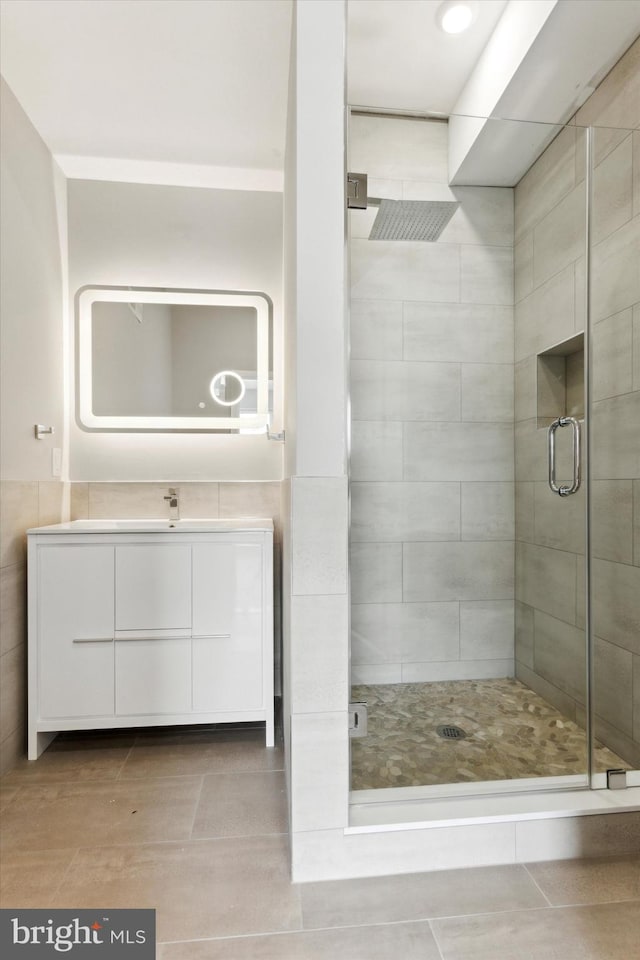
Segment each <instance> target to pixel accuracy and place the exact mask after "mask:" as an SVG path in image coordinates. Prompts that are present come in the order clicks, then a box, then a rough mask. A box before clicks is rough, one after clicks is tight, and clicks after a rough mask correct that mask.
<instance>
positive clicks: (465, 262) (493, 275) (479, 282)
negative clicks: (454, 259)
mask: <svg viewBox="0 0 640 960" xmlns="http://www.w3.org/2000/svg"><path fill="white" fill-rule="evenodd" d="M433 299H435V297H434V298H433ZM460 299H461V301H462V302H463V303H502V304H512V303H513V249H512V248H511V247H481V246H472V245H470V244H467V245H464V246H461V247H460Z"/></svg>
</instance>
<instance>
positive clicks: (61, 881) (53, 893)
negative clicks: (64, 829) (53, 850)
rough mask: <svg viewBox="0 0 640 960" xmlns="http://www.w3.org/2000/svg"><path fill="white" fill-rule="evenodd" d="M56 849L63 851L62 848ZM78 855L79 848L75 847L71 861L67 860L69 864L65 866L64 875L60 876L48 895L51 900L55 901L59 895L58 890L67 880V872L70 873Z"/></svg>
mask: <svg viewBox="0 0 640 960" xmlns="http://www.w3.org/2000/svg"><path fill="white" fill-rule="evenodd" d="M58 849H64V847H63V848H58ZM71 849H73V848H71ZM79 853H80V847H76V848H75V849H74V850H73V856H72V857H71V859H70V860H69V863H68V864H67V868H66V870H65V871H64V873H63V874H62V876H61V877H60V882H59V883H58V884H57V886H56V887H55V888H54V890H53V891H52V892H51V893H50V895H49V896H50V899H51V900H55V898H56V897H57V895H58V894H59V893H60V890H61V889H62V887H63V885H65V884H66V880H67V877H68V875H69V872H70V871H71V868H72V867H73V865H74V863H75V861H76V859H77V857H78V854H79Z"/></svg>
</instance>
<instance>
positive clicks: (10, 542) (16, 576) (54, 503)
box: [0, 480, 68, 775]
mask: <svg viewBox="0 0 640 960" xmlns="http://www.w3.org/2000/svg"><path fill="white" fill-rule="evenodd" d="M65 486H68V485H65V484H64V483H61V482H60V481H58V480H40V481H38V480H32V481H21V480H3V481H2V482H0V775H1V774H3V773H5V772H6V771H7V770H10V769H11V768H12V767H13V766H15V764H16V762H17V761H18V760H19V759H20V757H22V756H23V755H24V752H25V736H26V734H25V718H26V703H27V691H26V670H27V657H26V652H27V538H26V530H28V529H29V527H37V526H41V525H43V524H47V523H59V522H60V521H61V520H62V519H63V517H64V516H65V493H66V492H67V491H66V490H65Z"/></svg>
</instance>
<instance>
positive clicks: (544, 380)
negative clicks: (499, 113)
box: [348, 110, 640, 800]
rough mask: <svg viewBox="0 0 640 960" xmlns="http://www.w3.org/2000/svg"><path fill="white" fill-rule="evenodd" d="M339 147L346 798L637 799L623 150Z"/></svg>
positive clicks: (488, 131)
mask: <svg viewBox="0 0 640 960" xmlns="http://www.w3.org/2000/svg"><path fill="white" fill-rule="evenodd" d="M465 123H466V124H470V123H471V124H475V126H476V128H480V129H481V136H482V137H484V138H486V142H488V143H490V144H495V154H494V157H495V162H489V163H487V162H486V157H487V156H488V157H489V160H490V161H491V151H489V152H488V153H487V152H486V151H485V162H484V164H482V163H480V164H477V165H476V170H475V171H467V174H466V175H465V176H464V177H463V178H461V179H463V181H464V182H463V183H461V184H460V185H455V186H452V185H450V184H449V175H448V147H449V134H450V130H451V131H453V129H454V127H455V126H456V125H458V130H457V131H456V132H457V133H459V128H460V125H463V124H465ZM348 144H349V146H348V168H349V170H350V171H355V172H362V173H366V174H367V176H368V183H367V189H366V192H367V194H368V197H369V198H371V202H369V203H368V204H367V207H366V209H353V210H350V212H349V215H348V221H349V259H350V267H349V271H350V278H351V298H350V406H351V441H350V502H351V534H350V540H351V544H350V549H351V682H352V700H354V701H359V702H364V703H366V705H367V713H368V725H367V732H366V735H365V736H362V737H355V738H354V739H353V740H352V763H351V774H352V779H351V788H352V791H356V793H355V798H356V799H357V800H368V799H370V800H375V799H392V798H394V797H396V796H398V795H399V794H398V792H397V791H398V790H399V789H402V791H403V793H402V795H403V796H404V797H405V798H411V797H413V796H415V797H429V796H438V795H440V796H442V795H454V794H457V793H482V792H486V793H495V792H497V791H505V790H511V791H513V790H523V789H526V790H531V789H547V790H548V789H554V788H558V789H563V788H565V789H566V788H568V787H572V788H575V787H580V786H583V787H589V786H591V787H606V786H609V787H622V786H624V785H625V783H626V784H627V785H631V784H638V783H640V776H639V775H638V772H637V770H638V767H640V526H639V519H640V249H639V248H640V135H639V134H638V132H637V131H636V132H632V131H629V130H623V129H615V130H611V129H603V128H592V127H591V128H587V127H582V126H580V125H578V124H574V123H572V124H570V125H567V126H564V127H560V126H553V127H551V126H548V125H545V124H533V123H518V122H516V121H503V120H500V121H498V120H482V121H481V120H478V119H477V118H461V117H458V118H451V120H450V122H449V123H446V122H443V121H442V120H434V119H428V118H417V117H406V116H381V115H380V114H373V113H368V112H366V111H363V110H357V111H356V110H352V111H351V113H350V118H349V137H348ZM505 144H512V145H513V147H512V150H513V153H512V155H510V157H509V163H508V164H506V165H505V164H504V163H502V162H501V161H500V157H501V150H502V148H503V147H504V145H505ZM507 168H508V169H507ZM505 183H508V184H515V187H514V186H511V185H507V186H505V185H504V184H505ZM360 199H362V192H360ZM370 791H371V792H370ZM389 791H392V792H389Z"/></svg>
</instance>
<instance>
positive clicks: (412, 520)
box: [351, 482, 460, 542]
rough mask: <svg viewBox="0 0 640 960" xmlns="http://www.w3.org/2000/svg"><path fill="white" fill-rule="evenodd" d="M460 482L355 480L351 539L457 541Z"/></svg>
mask: <svg viewBox="0 0 640 960" xmlns="http://www.w3.org/2000/svg"><path fill="white" fill-rule="evenodd" d="M459 538H460V484H459V483H420V482H416V483H402V482H395V483H358V482H355V483H352V484H351V539H352V542H357V541H361V540H369V541H385V540H391V541H404V540H458V539H459Z"/></svg>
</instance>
